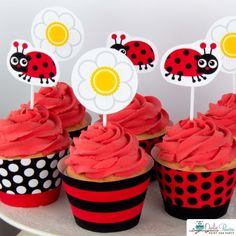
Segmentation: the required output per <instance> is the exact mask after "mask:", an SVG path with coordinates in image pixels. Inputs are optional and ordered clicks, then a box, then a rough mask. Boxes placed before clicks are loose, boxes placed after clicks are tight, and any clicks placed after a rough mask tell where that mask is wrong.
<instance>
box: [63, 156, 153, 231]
mask: <svg viewBox="0 0 236 236" xmlns="http://www.w3.org/2000/svg"><path fill="white" fill-rule="evenodd" d="M62 162H63V160H62V161H60V163H59V166H60V165H61V166H62V165H63V164H62ZM64 169H65V168H63V167H59V170H60V173H61V175H62V180H63V187H64V188H65V191H66V193H67V196H68V199H69V202H70V206H71V210H72V213H73V215H74V218H75V221H76V223H77V224H78V225H79V226H80V227H82V228H85V229H87V230H90V231H95V232H116V231H122V230H127V229H130V228H132V227H134V226H135V225H137V224H138V222H139V219H140V215H141V211H142V208H143V203H144V199H145V195H146V190H147V187H148V184H149V179H150V171H148V172H146V173H144V174H142V175H140V176H137V177H134V178H130V179H125V180H121V181H114V182H103V183H97V182H89V181H80V180H77V179H73V178H70V177H68V176H66V175H64V174H63V173H64V171H63V170H64Z"/></svg>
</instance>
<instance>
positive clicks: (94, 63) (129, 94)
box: [72, 48, 138, 126]
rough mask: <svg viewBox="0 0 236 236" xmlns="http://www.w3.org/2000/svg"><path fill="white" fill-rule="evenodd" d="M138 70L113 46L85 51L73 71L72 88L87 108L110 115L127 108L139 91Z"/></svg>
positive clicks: (104, 117)
mask: <svg viewBox="0 0 236 236" xmlns="http://www.w3.org/2000/svg"><path fill="white" fill-rule="evenodd" d="M137 86H138V82H137V73H136V70H135V68H134V66H133V64H132V62H131V61H130V60H129V58H128V57H127V56H125V55H124V54H122V53H120V52H118V51H116V50H114V49H110V48H97V49H94V50H91V51H88V52H87V53H85V54H84V55H83V56H82V57H81V58H80V59H79V60H78V61H77V62H76V64H75V66H74V68H73V71H72V88H73V90H74V93H75V95H76V97H77V99H78V100H79V101H80V102H81V103H82V104H83V106H85V107H86V108H87V109H89V110H91V111H93V112H96V113H98V114H103V125H104V126H106V123H107V114H111V113H114V112H117V111H120V110H122V109H123V108H125V107H126V106H127V105H128V104H129V103H130V102H131V101H132V99H133V97H134V96H135V94H136V91H137Z"/></svg>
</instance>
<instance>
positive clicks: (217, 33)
mask: <svg viewBox="0 0 236 236" xmlns="http://www.w3.org/2000/svg"><path fill="white" fill-rule="evenodd" d="M225 34H227V30H226V28H225V27H224V26H222V25H218V26H216V27H215V28H213V29H212V31H211V38H212V39H213V40H215V41H216V42H218V43H220V41H221V40H222V38H223V37H224V35H225Z"/></svg>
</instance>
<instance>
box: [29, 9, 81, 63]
mask: <svg viewBox="0 0 236 236" xmlns="http://www.w3.org/2000/svg"><path fill="white" fill-rule="evenodd" d="M31 34H32V40H33V42H34V44H35V46H37V47H39V48H42V49H44V50H46V51H49V52H51V53H53V54H54V55H55V56H56V58H57V60H58V61H62V60H68V59H70V58H72V57H73V56H75V55H76V54H77V53H78V52H79V50H80V48H81V46H82V44H83V41H84V30H83V26H82V24H81V22H80V21H79V19H78V18H77V17H76V15H75V14H73V13H72V12H70V11H69V10H67V9H65V8H62V7H53V8H46V9H44V10H43V11H41V12H40V13H39V14H38V15H37V16H36V17H35V19H34V21H33V25H32V29H31Z"/></svg>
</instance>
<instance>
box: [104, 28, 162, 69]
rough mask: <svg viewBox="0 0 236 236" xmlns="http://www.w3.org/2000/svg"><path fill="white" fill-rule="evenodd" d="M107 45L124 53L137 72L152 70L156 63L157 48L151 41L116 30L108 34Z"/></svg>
mask: <svg viewBox="0 0 236 236" xmlns="http://www.w3.org/2000/svg"><path fill="white" fill-rule="evenodd" d="M107 46H108V47H110V48H112V49H115V50H117V51H119V52H120V53H123V54H125V55H126V56H127V57H128V58H129V59H130V60H131V61H132V63H133V64H134V66H135V67H136V69H137V72H138V73H147V72H150V71H153V70H154V68H155V66H156V64H157V57H158V53H157V49H156V47H155V46H154V44H153V43H152V42H150V41H149V40H147V39H143V38H139V37H131V36H130V35H128V34H127V33H124V32H121V31H117V32H113V33H111V34H110V35H109V37H108V41H107Z"/></svg>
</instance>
